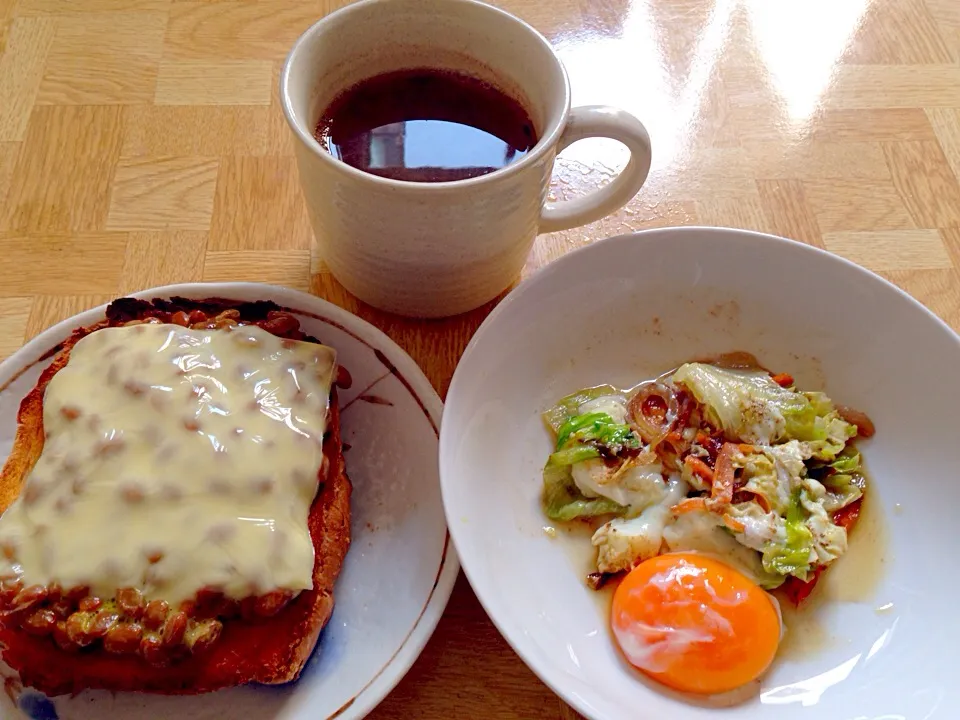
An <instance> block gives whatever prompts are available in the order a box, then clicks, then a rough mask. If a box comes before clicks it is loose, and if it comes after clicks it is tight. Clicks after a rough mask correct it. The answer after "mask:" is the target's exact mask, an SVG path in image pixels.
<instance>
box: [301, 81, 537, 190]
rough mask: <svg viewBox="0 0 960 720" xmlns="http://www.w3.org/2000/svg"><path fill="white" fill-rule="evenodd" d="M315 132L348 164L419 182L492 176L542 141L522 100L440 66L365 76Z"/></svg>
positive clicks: (334, 105) (342, 96)
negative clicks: (441, 68)
mask: <svg viewBox="0 0 960 720" xmlns="http://www.w3.org/2000/svg"><path fill="white" fill-rule="evenodd" d="M314 135H315V137H316V138H317V140H318V141H319V142H320V144H321V145H323V147H324V148H325V149H326V150H327V151H329V152H330V154H331V155H333V156H334V157H335V158H338V159H340V160H342V161H343V162H345V163H347V164H348V165H352V166H353V167H355V168H358V169H360V170H363V171H365V172H368V173H372V174H374V175H380V176H382V177H387V178H392V179H394V180H408V181H413V182H448V181H451V180H464V179H466V178H472V177H477V176H478V175H485V174H486V173H490V172H493V171H494V170H498V169H500V168H502V167H504V166H505V165H508V164H510V163H511V162H513V161H514V160H517V159H519V158H521V157H523V156H524V155H525V154H526V153H527V152H529V151H530V149H531V148H532V147H533V146H534V145H536V143H537V136H536V131H535V130H534V127H533V122H532V121H531V120H530V116H529V115H528V114H527V112H526V110H524V109H523V106H522V105H520V103H519V102H517V101H516V100H514V99H513V98H512V97H510V96H509V95H507V94H505V93H504V92H502V91H501V90H498V89H497V88H495V87H494V86H493V85H490V84H488V83H486V82H484V81H482V80H478V79H477V78H474V77H471V76H470V75H466V74H464V73H460V72H455V71H450V70H438V69H433V68H418V69H410V70H398V71H395V72H390V73H385V74H383V75H377V76H374V77H372V78H369V79H367V80H363V81H361V82H360V83H358V84H356V85H354V86H353V87H351V88H349V89H348V90H346V91H344V92H343V93H341V94H340V95H339V96H338V97H337V98H335V99H334V100H333V102H332V103H331V104H330V106H329V107H328V108H327V109H326V110H325V111H324V112H323V114H322V115H321V116H320V120H319V122H318V123H317V129H316V132H315V133H314Z"/></svg>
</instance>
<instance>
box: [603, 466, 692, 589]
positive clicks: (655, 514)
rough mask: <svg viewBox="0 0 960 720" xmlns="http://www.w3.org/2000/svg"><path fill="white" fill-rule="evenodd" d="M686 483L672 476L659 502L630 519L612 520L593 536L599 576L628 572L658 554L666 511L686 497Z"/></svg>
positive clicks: (668, 516) (666, 517) (666, 518)
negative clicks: (602, 573) (606, 573)
mask: <svg viewBox="0 0 960 720" xmlns="http://www.w3.org/2000/svg"><path fill="white" fill-rule="evenodd" d="M687 490H688V488H687V485H686V483H684V482H683V481H682V480H680V479H679V478H677V477H676V476H673V477H672V478H671V480H670V482H669V483H668V485H667V487H666V490H665V491H664V493H663V496H662V497H661V499H660V502H658V503H656V504H654V505H651V506H649V507H648V508H647V509H646V510H644V511H643V512H642V513H641V514H640V515H639V516H637V517H634V518H629V519H627V518H615V519H613V520H611V521H610V522H608V523H607V524H605V525H603V526H602V527H600V528H599V529H598V530H597V531H596V532H595V533H594V534H593V540H592V542H593V545H594V547H596V548H597V569H598V570H599V571H600V572H620V571H621V570H629V569H630V568H631V567H633V566H634V565H636V564H637V563H638V562H642V561H643V560H647V559H649V558H652V557H654V556H655V555H657V554H659V552H660V546H661V544H662V542H663V531H664V528H665V527H666V525H667V523H668V522H669V521H670V519H671V515H670V508H672V507H673V506H674V505H676V504H677V503H678V502H679V501H680V500H681V499H682V498H683V496H684V495H685V494H686V492H687Z"/></svg>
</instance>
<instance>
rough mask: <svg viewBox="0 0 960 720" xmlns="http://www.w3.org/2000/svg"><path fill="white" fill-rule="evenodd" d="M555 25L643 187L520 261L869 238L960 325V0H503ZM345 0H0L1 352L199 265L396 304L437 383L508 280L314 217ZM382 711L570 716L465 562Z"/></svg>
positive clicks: (386, 319)
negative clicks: (356, 272)
mask: <svg viewBox="0 0 960 720" xmlns="http://www.w3.org/2000/svg"><path fill="white" fill-rule="evenodd" d="M497 2H499V4H501V5H502V6H503V7H504V8H505V9H507V10H510V11H512V12H514V13H516V14H517V15H519V16H520V17H522V18H523V19H525V20H527V21H528V22H530V23H532V24H533V25H534V26H536V27H537V28H538V29H540V30H541V31H542V32H544V33H545V34H546V35H547V37H548V38H549V39H550V40H551V41H552V42H553V43H554V44H555V46H556V47H557V50H558V53H559V54H560V56H561V58H562V59H563V61H564V63H565V64H566V66H567V69H568V71H569V73H570V77H571V82H572V90H573V101H574V103H575V104H585V103H606V104H612V105H618V106H620V107H623V108H625V109H627V110H629V111H631V112H633V113H635V114H637V115H638V116H639V117H640V118H641V119H642V120H643V121H644V123H645V124H646V125H647V127H648V129H649V130H650V132H651V136H652V138H653V144H654V163H653V167H652V169H651V173H650V178H649V180H648V182H647V184H646V186H645V187H644V188H643V190H642V191H641V192H640V194H639V195H638V196H637V197H636V198H634V199H633V200H632V201H631V202H630V204H629V205H628V206H627V207H625V208H623V209H622V210H620V211H618V212H616V213H614V214H612V215H611V216H609V217H607V218H603V219H602V220H600V221H598V222H595V223H592V224H591V225H588V226H586V227H583V228H578V229H575V230H569V231H565V232H561V233H555V234H552V235H544V236H541V237H540V238H539V239H538V241H537V243H536V245H535V246H534V248H533V251H532V252H531V254H530V258H529V262H528V264H527V267H526V269H525V271H524V276H529V275H530V274H532V273H534V272H536V271H537V270H538V269H539V268H541V267H543V266H544V265H546V264H547V263H549V262H551V261H553V260H555V259H556V258H558V257H560V256H561V255H563V254H564V253H567V252H569V251H571V250H573V249H576V248H578V247H582V246H583V245H586V244H588V243H591V242H594V241H596V240H598V239H600V238H602V237H604V236H607V235H612V234H617V233H622V232H629V231H631V230H642V229H644V228H652V227H662V226H669V225H692V224H711V225H723V226H733V227H744V228H750V229H755V230H761V231H764V232H772V233H777V234H781V235H787V236H790V237H793V238H795V239H798V240H802V241H804V242H807V243H810V244H812V245H816V246H818V247H823V248H825V249H827V250H828V251H831V252H834V253H837V254H839V255H841V256H844V257H846V258H849V259H851V260H853V261H854V262H856V263H859V264H861V265H863V266H865V267H867V268H869V269H872V270H874V271H877V272H879V273H880V274H881V275H883V276H884V277H886V278H888V279H889V280H891V281H892V282H894V283H896V284H897V285H899V286H900V287H901V288H903V289H904V290H906V291H907V292H909V293H911V294H912V295H913V296H914V297H916V298H917V299H918V300H919V301H920V302H922V303H924V304H926V305H927V307H929V308H930V309H931V310H932V311H933V312H935V313H937V314H938V315H939V316H940V317H941V318H943V319H944V320H945V321H946V322H947V323H949V324H951V325H952V326H953V327H954V328H958V329H960V275H958V273H960V181H958V178H960V2H958V1H957V0H853V1H850V2H847V1H843V2H838V1H837V0H782V1H781V2H775V3H774V2H769V1H768V0H738V2H722V1H721V0H556V1H554V2H547V0H497ZM341 4H343V0H220V1H216V0H213V1H210V2H207V1H205V0H0V257H2V258H3V260H4V262H3V263H0V357H5V356H6V355H8V354H10V353H11V352H13V351H14V350H15V349H16V348H17V347H18V346H19V345H20V344H21V343H23V342H24V341H25V340H27V339H29V338H30V337H33V336H34V335H35V334H36V333H38V332H40V331H42V330H43V329H44V328H46V327H48V326H49V325H51V324H52V323H54V322H57V321H58V320H60V319H62V318H64V317H68V316H70V315H72V314H74V313H76V312H79V311H81V310H84V309H86V308H88V307H91V306H94V305H97V304H99V303H101V302H104V301H106V300H109V299H110V298H112V297H115V296H116V295H118V294H121V293H127V292H132V291H134V290H139V289H142V288H146V287H150V286H155V285H162V284H168V283H174V282H181V281H192V280H210V281H222V280H256V281H264V282H270V283H277V284H282V285H287V286H290V287H294V288H298V289H301V290H306V291H309V292H313V293H315V294H317V295H319V296H322V297H325V298H327V299H328V300H330V301H332V302H334V303H337V304H338V305H341V306H342V307H344V308H346V309H347V310H349V311H351V312H354V313H357V314H358V315H359V316H361V317H363V318H364V319H366V320H368V321H370V322H372V323H373V324H375V325H377V326H378V327H380V328H382V329H383V330H384V332H386V333H387V334H388V335H389V336H390V337H392V338H393V339H394V340H396V341H397V342H398V343H399V344H400V345H401V346H402V347H403V348H404V349H405V350H407V352H409V353H410V355H411V356H412V357H413V359H414V360H415V361H416V362H417V363H419V364H420V365H421V367H423V369H424V372H425V373H426V374H427V377H428V378H429V379H430V381H431V382H432V383H433V384H434V386H435V387H436V388H437V390H438V391H439V392H440V393H441V395H445V394H446V391H447V388H448V386H449V383H450V378H451V375H452V373H453V369H454V367H455V365H456V362H457V360H458V358H459V357H460V354H461V353H462V352H463V349H464V347H465V346H466V344H467V343H468V342H469V340H470V337H471V336H472V334H473V333H474V332H475V330H476V328H477V327H478V326H479V324H480V323H481V322H482V320H483V318H484V317H485V316H486V314H487V313H488V312H489V311H490V309H491V308H492V307H493V306H494V305H495V304H496V303H495V302H492V303H490V304H488V305H487V306H486V307H484V308H480V309H478V310H476V311H474V312H472V313H468V314H466V315H464V316H462V317H458V318H449V319H445V320H439V321H433V322H429V323H421V322H416V321H413V320H408V319H405V318H398V317H394V316H390V315H387V314H385V313H381V312H378V311H376V310H373V309H371V308H369V307H367V306H365V305H363V304H362V303H359V302H358V301H357V300H356V299H354V298H352V297H351V296H350V295H349V294H348V293H346V291H345V290H344V289H343V288H342V287H341V286H340V285H339V284H338V283H337V282H336V280H335V279H334V278H333V277H332V276H331V275H330V273H329V271H328V270H327V268H326V265H325V264H324V262H323V258H322V257H319V256H318V254H317V250H316V248H315V247H314V244H313V241H312V233H311V231H310V227H309V223H308V221H307V216H306V211H305V208H304V204H303V199H302V197H301V193H300V191H299V187H298V179H297V172H296V166H295V162H294V160H293V144H292V142H291V138H290V134H289V131H288V130H287V127H286V124H285V122H284V119H283V115H282V112H281V111H280V107H279V103H278V98H277V94H278V74H279V71H280V67H281V64H282V61H283V59H284V57H285V55H286V53H287V51H288V49H289V47H290V45H291V44H292V43H293V41H294V40H295V39H296V38H297V36H298V35H299V34H300V33H301V32H302V31H303V30H304V29H306V28H307V27H308V26H309V25H310V23H312V22H313V21H314V20H316V19H317V18H318V17H320V16H321V15H322V14H324V13H326V12H329V11H330V10H333V9H334V8H336V7H339V6H340V5H341ZM625 161H626V157H625V153H624V151H623V149H622V148H620V147H619V146H617V144H616V143H605V142H602V141H592V140H591V141H585V142H582V143H577V144H576V145H574V146H573V147H571V148H569V149H568V150H567V151H565V152H564V154H563V155H562V156H561V158H560V160H559V162H558V164H557V168H556V172H555V176H554V180H553V183H552V186H551V189H550V195H551V197H552V198H563V197H576V196H577V195H579V194H581V193H583V192H585V191H587V190H589V189H591V188H593V187H596V186H597V185H598V184H600V183H605V182H608V181H609V180H610V179H611V177H612V176H613V175H614V174H615V173H616V172H617V171H618V170H619V169H620V168H622V167H623V165H624V163H625ZM373 717H374V718H384V719H386V718H410V717H417V718H425V719H426V720H431V719H436V720H440V719H441V718H449V717H470V718H474V717H476V718H491V719H493V720H497V719H500V718H549V719H551V720H553V719H559V718H564V719H567V718H575V717H577V716H576V714H575V713H573V711H572V710H570V709H569V708H567V707H565V706H564V705H563V704H562V703H560V702H559V701H558V700H557V699H556V698H555V697H554V695H553V694H552V693H551V692H550V691H549V690H548V689H547V688H546V687H545V686H544V685H542V684H541V683H540V682H539V681H538V680H537V679H536V677H535V676H534V675H533V674H532V673H531V672H530V671H529V670H528V669H527V668H526V667H525V666H524V664H523V663H522V662H521V661H520V660H519V659H518V658H517V656H516V655H514V654H513V653H512V651H511V650H510V649H509V647H508V646H507V644H506V643H505V642H504V641H503V639H502V638H501V637H500V635H499V634H498V633H497V632H496V630H495V629H494V627H493V625H492V624H491V623H490V621H489V620H488V619H487V618H486V616H485V615H484V613H483V611H482V609H481V607H480V605H479V603H478V602H477V600H476V598H475V597H474V596H473V594H472V592H471V591H470V588H469V586H468V584H467V583H466V582H465V581H464V580H463V579H462V578H461V579H460V581H459V582H458V583H457V587H456V589H455V591H454V595H453V599H452V600H451V603H450V606H449V608H448V612H447V614H446V616H445V617H444V619H443V620H442V621H441V623H440V626H439V628H438V630H437V633H436V635H435V636H434V638H433V639H432V640H431V642H430V643H429V644H428V645H427V648H426V650H425V651H424V653H423V655H422V657H421V658H420V659H419V660H418V662H417V663H416V664H415V665H414V667H413V670H412V671H411V672H410V674H409V675H408V676H407V677H406V678H405V679H404V680H403V681H402V682H401V683H400V685H399V686H398V687H397V688H396V690H395V691H394V692H393V693H392V694H391V695H390V696H389V697H388V698H387V699H386V701H385V702H384V703H383V704H382V705H381V706H380V707H379V708H378V709H377V710H376V711H375V712H374V713H373Z"/></svg>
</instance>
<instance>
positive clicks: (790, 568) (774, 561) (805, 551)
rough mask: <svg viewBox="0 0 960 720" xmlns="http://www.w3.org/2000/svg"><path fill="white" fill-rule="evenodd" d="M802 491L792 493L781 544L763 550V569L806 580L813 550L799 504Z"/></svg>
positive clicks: (809, 532) (810, 537)
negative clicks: (784, 535)
mask: <svg viewBox="0 0 960 720" xmlns="http://www.w3.org/2000/svg"><path fill="white" fill-rule="evenodd" d="M801 495H802V491H801V490H797V491H796V492H794V494H793V497H792V499H791V502H790V507H789V509H788V510H787V515H786V518H785V530H786V537H785V538H784V539H783V542H772V543H770V544H769V545H767V546H766V547H765V548H764V549H763V567H764V569H766V570H767V572H772V573H777V574H779V575H795V576H796V577H798V578H800V579H801V580H804V581H805V580H806V579H807V573H808V572H809V571H810V556H811V551H812V550H813V533H812V532H811V531H810V528H808V527H807V525H806V523H805V522H804V520H805V515H806V513H805V512H804V507H803V505H802V504H801Z"/></svg>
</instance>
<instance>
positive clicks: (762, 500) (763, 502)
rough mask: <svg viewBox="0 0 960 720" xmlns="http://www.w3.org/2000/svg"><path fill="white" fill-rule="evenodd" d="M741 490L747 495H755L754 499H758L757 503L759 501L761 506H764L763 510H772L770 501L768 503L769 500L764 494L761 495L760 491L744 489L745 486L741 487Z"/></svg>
mask: <svg viewBox="0 0 960 720" xmlns="http://www.w3.org/2000/svg"><path fill="white" fill-rule="evenodd" d="M739 492H742V493H743V494H745V495H752V496H753V499H754V500H755V501H756V503H757V504H758V505H759V506H760V507H762V508H763V511H764V512H770V503H768V502H767V499H766V498H765V497H764V496H763V495H761V494H760V493H758V492H754V491H753V490H746V489H744V488H741V489H740V490H739Z"/></svg>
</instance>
